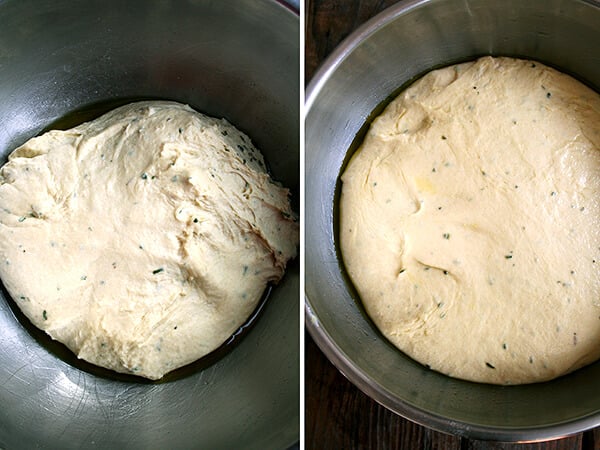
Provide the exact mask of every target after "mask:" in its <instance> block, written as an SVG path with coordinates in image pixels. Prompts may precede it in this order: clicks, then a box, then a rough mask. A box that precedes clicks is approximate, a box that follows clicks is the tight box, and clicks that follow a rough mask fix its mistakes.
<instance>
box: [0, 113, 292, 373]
mask: <svg viewBox="0 0 600 450" xmlns="http://www.w3.org/2000/svg"><path fill="white" fill-rule="evenodd" d="M0 182H1V184H0V275H1V276H2V281H3V282H4V285H5V286H6V288H7V289H8V291H9V292H10V293H11V295H12V297H13V298H14V299H15V301H16V303H17V305H18V306H19V307H20V308H21V310H22V311H23V312H24V313H25V315H26V316H27V317H28V318H29V319H30V320H31V321H32V322H33V323H34V324H35V325H36V326H37V327H39V328H41V329H42V330H45V331H46V332H47V333H48V334H49V335H50V336H51V337H52V338H54V339H56V340H58V341H60V342H62V343H64V344H65V345H66V346H67V347H69V348H70V349H71V350H72V351H73V352H74V353H76V354H77V355H78V357H79V358H82V359H84V360H87V361H89V362H91V363H93V364H96V365H99V366H103V367H106V368H109V369H113V370H115V371H118V372H124V373H132V374H136V375H140V376H144V377H147V378H150V379H158V378H161V377H162V376H163V375H164V374H165V373H167V372H169V371H171V370H173V369H176V368H178V367H181V366H183V365H185V364H188V363H190V362H192V361H195V360H196V359H198V358H200V357H202V356H204V355H206V354H207V353H209V352H211V351H212V350H214V349H215V348H217V347H219V346H220V345H221V344H222V343H223V342H224V341H225V340H226V339H227V338H229V336H231V334H232V333H233V332H234V331H235V330H236V329H237V328H238V327H240V326H241V325H242V324H243V323H244V322H245V321H246V320H247V318H248V316H249V315H250V314H251V313H252V311H253V310H254V308H255V307H256V305H257V303H258V301H259V300H260V298H261V296H262V293H263V291H264V289H265V287H266V285H267V283H269V282H277V281H278V280H279V279H280V278H281V277H282V276H283V272H284V269H285V266H286V262H287V260H288V259H290V258H292V257H293V256H295V253H296V247H297V243H298V224H297V223H296V222H295V221H294V218H293V215H292V211H291V210H290V204H289V200H288V191H287V189H284V188H282V187H280V186H279V185H277V184H276V183H274V182H273V181H272V180H271V179H270V177H269V175H268V174H267V172H266V170H265V166H264V161H263V158H262V156H261V155H260V153H259V152H258V151H257V150H256V149H255V148H254V146H253V145H252V144H251V142H250V140H249V139H248V137H246V136H245V135H244V134H242V133H240V132H239V131H238V130H236V129H235V128H234V127H233V126H231V125H230V124H229V123H227V122H226V121H225V120H217V119H213V118H210V117H206V116H204V115H202V114H199V113H197V112H195V111H193V110H192V109H191V108H189V107H188V106H184V105H181V104H178V103H174V102H140V103H134V104H131V105H127V106H124V107H121V108H118V109H116V110H114V111H112V112H110V113H108V114H106V115H104V116H102V117H100V118H99V119H97V120H94V121H92V122H88V123H84V124H82V125H80V126H78V127H76V128H73V129H70V130H67V131H50V132H48V133H46V134H44V135H42V136H40V137H36V138H33V139H31V140H30V141H28V142H27V143H25V144H24V145H23V146H21V147H19V148H18V149H16V150H15V151H14V152H13V153H12V154H11V155H10V156H9V162H8V163H7V164H6V165H5V166H4V167H3V168H2V169H1V172H0Z"/></svg>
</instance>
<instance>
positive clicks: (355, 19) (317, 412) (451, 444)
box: [304, 0, 600, 450]
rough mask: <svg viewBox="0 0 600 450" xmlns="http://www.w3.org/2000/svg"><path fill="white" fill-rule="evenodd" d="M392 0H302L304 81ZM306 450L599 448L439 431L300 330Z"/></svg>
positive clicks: (582, 440) (599, 432)
mask: <svg viewBox="0 0 600 450" xmlns="http://www.w3.org/2000/svg"><path fill="white" fill-rule="evenodd" d="M394 3H396V1H394V0H360V1H352V0H345V1H344V0H306V1H305V4H304V6H305V27H306V29H305V81H306V83H307V84H308V83H309V82H310V79H311V78H312V77H313V75H314V74H315V72H316V70H317V69H318V67H319V65H320V64H321V63H322V62H323V61H324V60H325V58H326V57H327V56H328V55H329V54H330V53H331V52H332V51H333V50H334V49H335V47H336V46H337V45H338V44H339V43H340V42H341V41H342V40H343V39H344V38H346V37H347V36H348V35H349V34H350V33H351V32H352V31H353V30H355V29H356V28H357V27H359V26H360V25H361V24H363V23H364V22H365V21H367V20H368V19H369V18H371V17H372V16H374V15H375V14H377V13H378V12H381V11H383V10H384V9H385V8H387V7H388V6H390V5H392V4H394ZM304 445H305V448H306V450H312V449H315V450H317V449H318V450H321V449H344V450H346V449H347V450H354V449H356V450H371V449H373V450H388V449H389V450H392V449H393V450H600V428H596V429H593V430H589V431H587V432H585V433H579V434H577V435H574V436H570V437H567V438H563V439H558V440H554V441H546V442H538V443H527V444H508V443H498V442H488V441H478V440H470V439H466V438H460V437H457V436H451V435H447V434H444V433H440V432H437V431H434V430H431V429H429V428H426V427H423V426H420V425H417V424H415V423H413V422H411V421H409V420H406V419H404V418H402V417H400V416H398V415H396V414H394V413H392V412H391V411H389V410H387V409H386V408H384V407H383V406H381V405H379V404H378V403H376V402H375V401H373V400H371V399H370V398H369V397H368V396H367V395H365V394H363V393H362V392H361V391H360V390H359V389H357V388H356V387H355V386H354V385H353V384H352V383H350V382H349V381H348V380H347V379H346V378H345V377H344V376H343V375H342V374H341V373H340V372H339V371H338V370H337V369H336V368H335V367H334V366H333V365H332V364H331V363H330V362H329V361H328V360H327V358H326V357H325V355H323V353H322V352H321V351H320V350H319V348H318V347H317V345H316V344H315V343H314V341H313V340H312V339H311V338H310V336H309V335H308V333H306V339H305V436H304Z"/></svg>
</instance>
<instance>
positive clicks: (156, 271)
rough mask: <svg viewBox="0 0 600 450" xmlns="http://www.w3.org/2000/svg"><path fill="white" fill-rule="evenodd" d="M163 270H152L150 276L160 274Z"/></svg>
mask: <svg viewBox="0 0 600 450" xmlns="http://www.w3.org/2000/svg"><path fill="white" fill-rule="evenodd" d="M163 270H165V269H163V268H162V267H161V268H159V269H155V270H153V271H152V274H153V275H156V274H157V273H160V272H162V271H163Z"/></svg>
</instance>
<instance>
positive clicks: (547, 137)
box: [340, 57, 600, 384]
mask: <svg viewBox="0 0 600 450" xmlns="http://www.w3.org/2000/svg"><path fill="white" fill-rule="evenodd" d="M599 170H600V97H599V96H598V94H596V93H595V92H593V91H592V90H590V89H589V88H587V87H586V86H584V85H583V84H581V83H579V82H577V81H576V80H574V79H573V78H570V77H568V76H566V75H564V74H561V73H559V72H557V71H555V70H553V69H551V68H549V67H545V66H543V65H541V64H539V63H534V62H531V61H523V60H516V59H509V58H496V59H494V58H491V57H485V58H482V59H479V60H478V61H476V62H471V63H466V64H461V65H457V66H453V67H447V68H444V69H441V70H436V71H433V72H431V73H429V74H427V75H426V76H424V77H423V78H422V79H420V80H419V81H417V82H416V83H414V84H413V85H412V86H410V87H409V88H408V89H406V90H405V91H404V92H403V93H402V94H401V95H400V96H399V97H397V98H396V99H395V100H394V101H392V102H391V104H390V105H389V106H388V107H387V108H386V109H385V111H384V112H383V113H382V114H381V116H379V117H378V118H377V119H376V120H375V121H374V122H373V124H372V126H371V128H370V130H369V132H368V134H367V136H366V138H365V140H364V143H363V144H362V147H361V148H360V149H359V150H358V151H357V152H356V153H355V155H354V156H353V157H352V159H351V161H350V163H349V165H348V167H347V169H346V170H345V172H344V174H343V176H342V181H343V186H342V195H341V204H340V219H341V222H340V243H341V250H342V254H343V259H344V263H345V265H346V268H347V271H348V273H349V275H350V277H351V279H352V281H353V282H354V285H355V286H356V288H357V290H358V293H359V295H360V297H361V299H362V301H363V303H364V305H365V308H366V310H367V312H368V314H369V315H370V317H371V318H372V319H373V321H374V322H375V324H376V325H377V326H378V328H379V329H380V330H381V331H382V333H383V334H384V335H385V336H386V337H387V338H388V339H389V340H390V341H391V342H392V343H394V344H395V345H396V346H397V347H399V348H400V349H401V350H403V351H404V352H405V353H407V354H408V355H410V356H411V357H413V358H414V359H416V360H417V361H419V362H421V363H423V364H426V365H428V366H430V367H431V368H432V369H434V370H437V371H440V372H443V373H445V374H448V375H451V376H454V377H458V378H463V379H468V380H474V381H479V382H489V383H499V384H505V383H506V384H516V383H529V382H535V381H541V380H547V379H551V378H554V377H556V376H559V375H561V374H564V373H567V372H570V371H572V370H574V369H576V368H578V367H581V366H583V365H585V364H588V363H590V362H592V361H594V360H596V359H597V358H598V357H599V356H600V279H599V271H598V266H599V265H600V231H599V230H600V221H599V217H600V216H599V214H600V209H599V208H600V205H599V201H600V172H599Z"/></svg>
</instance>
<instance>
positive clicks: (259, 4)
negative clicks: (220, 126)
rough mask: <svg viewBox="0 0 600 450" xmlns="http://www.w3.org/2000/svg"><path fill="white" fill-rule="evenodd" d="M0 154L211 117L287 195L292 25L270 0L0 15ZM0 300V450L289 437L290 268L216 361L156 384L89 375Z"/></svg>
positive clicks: (293, 307) (54, 5)
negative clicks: (96, 107)
mask: <svg viewBox="0 0 600 450" xmlns="http://www.w3.org/2000/svg"><path fill="white" fill-rule="evenodd" d="M0 21H1V23H2V26H1V27H0V150H1V156H2V161H4V160H5V159H6V156H7V154H8V152H9V151H10V150H11V149H13V148H14V147H16V146H17V145H19V144H21V143H23V142H24V141H25V140H26V139H28V138H30V137H32V136H34V135H36V134H37V133H38V132H39V131H40V130H41V129H43V128H44V127H45V126H47V125H48V124H50V123H52V122H54V121H55V120H56V119H57V118H59V117H62V116H64V115H65V114H67V113H69V112H71V111H73V110H77V109H80V108H82V107H85V106H86V105H89V104H94V103H98V102H100V103H102V102H107V101H109V102H110V101H114V100H115V99H116V100H117V101H118V99H128V98H140V97H149V98H165V99H172V100H177V101H181V102H184V103H189V104H190V105H191V106H192V107H194V108H196V109H198V110H200V111H203V112H205V113H207V114H210V115H213V116H217V117H226V118H227V119H228V120H229V121H231V122H232V123H234V124H235V125H236V126H238V127H239V128H241V129H242V130H243V131H245V132H246V133H247V134H248V135H249V136H250V137H251V138H252V139H253V141H254V142H255V143H256V144H257V147H258V148H260V149H261V150H262V151H263V153H264V154H265V157H266V160H267V162H268V163H269V165H270V167H271V170H272V172H273V174H274V177H275V178H276V179H278V180H280V181H281V182H282V183H284V184H285V185H286V186H289V187H290V188H292V191H293V193H294V195H295V202H296V204H297V202H298V194H299V107H298V98H299V18H298V16H297V14H296V13H295V12H294V11H293V9H291V8H289V7H288V6H286V5H285V4H284V3H283V2H276V1H272V0H260V1H258V0H239V1H236V2H221V1H209V0H187V1H186V0H184V1H169V0H143V1H142V0H133V1H129V0H128V1H97V0H92V1H86V2H73V1H67V0H52V1H46V0H42V1H33V0H4V1H0ZM12 306H13V305H12V302H11V300H10V299H9V298H7V296H6V292H5V291H2V295H0V448H1V449H5V450H17V449H28V450H29V449H35V448H44V449H45V448H47V449H90V448H97V449H167V448H168V449H190V448H206V449H232V448H248V449H283V448H287V447H288V446H289V445H291V444H292V443H294V442H295V441H297V440H298V433H299V353H298V348H299V327H300V325H299V318H298V312H299V264H298V262H297V261H296V262H294V263H292V264H291V267H289V269H288V272H287V274H286V276H285V278H284V280H283V281H282V283H281V284H280V285H279V286H277V287H275V288H274V289H273V291H272V293H271V295H270V298H269V299H268V301H267V304H266V306H265V308H264V311H263V312H262V314H261V316H260V317H259V319H258V320H257V321H256V323H255V325H254V327H253V328H252V329H251V330H250V332H249V333H248V334H247V335H246V336H245V337H244V338H243V339H241V341H240V342H239V344H237V345H235V346H234V347H233V348H232V349H231V351H229V352H227V353H226V354H224V355H223V356H222V357H220V358H218V361H216V362H213V363H212V364H209V365H208V366H207V367H205V368H199V369H197V370H188V371H185V372H183V373H182V374H180V375H179V376H176V377H174V378H167V379H166V380H165V381H164V382H159V383H149V382H143V380H136V379H135V378H133V377H129V378H128V377H119V376H112V374H111V373H107V372H102V371H95V370H94V369H93V368H90V367H89V366H86V365H85V364H79V363H78V362H77V360H73V358H69V356H65V355H64V353H63V352H61V351H60V349H58V350H57V348H56V346H53V345H52V344H49V343H48V342H47V340H44V339H43V337H44V336H41V337H40V336H39V335H36V334H35V333H34V332H33V333H30V332H29V331H28V330H27V328H26V324H23V323H21V322H20V321H19V318H18V317H17V316H18V314H16V315H15V312H13V310H12Z"/></svg>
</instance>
